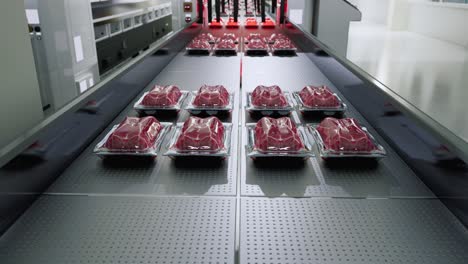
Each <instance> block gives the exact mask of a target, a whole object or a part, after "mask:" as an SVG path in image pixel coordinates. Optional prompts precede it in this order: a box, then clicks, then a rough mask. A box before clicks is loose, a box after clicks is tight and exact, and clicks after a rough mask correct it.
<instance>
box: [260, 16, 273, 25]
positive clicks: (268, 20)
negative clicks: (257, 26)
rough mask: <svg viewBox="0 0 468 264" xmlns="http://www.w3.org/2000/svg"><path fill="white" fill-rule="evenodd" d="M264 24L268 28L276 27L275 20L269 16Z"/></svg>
mask: <svg viewBox="0 0 468 264" xmlns="http://www.w3.org/2000/svg"><path fill="white" fill-rule="evenodd" d="M262 26H263V27H266V28H272V27H275V22H274V21H273V20H272V19H271V18H269V17H267V18H266V19H265V22H264V23H262Z"/></svg>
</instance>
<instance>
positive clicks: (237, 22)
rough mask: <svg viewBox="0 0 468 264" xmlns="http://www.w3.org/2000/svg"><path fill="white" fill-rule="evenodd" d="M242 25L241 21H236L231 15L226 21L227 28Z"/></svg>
mask: <svg viewBox="0 0 468 264" xmlns="http://www.w3.org/2000/svg"><path fill="white" fill-rule="evenodd" d="M239 26H240V23H239V21H234V18H233V17H230V18H229V20H228V22H227V23H226V28H238V27H239Z"/></svg>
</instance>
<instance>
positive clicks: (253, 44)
mask: <svg viewBox="0 0 468 264" xmlns="http://www.w3.org/2000/svg"><path fill="white" fill-rule="evenodd" d="M268 52H269V48H268V45H267V43H266V42H265V41H264V40H262V39H258V38H253V39H251V40H250V41H249V43H247V44H246V45H245V54H247V55H258V56H265V55H268Z"/></svg>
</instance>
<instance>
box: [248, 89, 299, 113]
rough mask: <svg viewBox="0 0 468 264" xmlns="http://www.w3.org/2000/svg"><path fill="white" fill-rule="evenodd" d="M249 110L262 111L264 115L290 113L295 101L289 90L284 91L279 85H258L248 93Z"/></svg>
mask: <svg viewBox="0 0 468 264" xmlns="http://www.w3.org/2000/svg"><path fill="white" fill-rule="evenodd" d="M246 109H247V111H249V112H260V113H261V114H262V115H265V116H269V115H273V114H279V115H289V114H290V113H291V111H293V110H294V103H293V102H292V98H291V96H290V94H289V93H288V92H283V91H282V90H281V88H280V87H279V86H278V85H273V86H264V85H260V86H257V87H256V88H255V89H254V91H253V92H252V93H248V94H247V107H246Z"/></svg>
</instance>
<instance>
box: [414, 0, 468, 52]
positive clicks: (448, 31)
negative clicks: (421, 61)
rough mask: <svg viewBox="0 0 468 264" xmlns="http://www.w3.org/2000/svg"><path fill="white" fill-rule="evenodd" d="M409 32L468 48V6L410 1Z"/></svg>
mask: <svg viewBox="0 0 468 264" xmlns="http://www.w3.org/2000/svg"><path fill="white" fill-rule="evenodd" d="M407 30H408V31H411V32H416V33H419V34H423V35H426V36H429V37H433V38H438V39H441V40H445V41H448V42H451V43H455V44H458V45H462V46H464V47H468V5H466V4H449V3H441V4H439V3H428V2H421V1H410V8H409V15H408V29H407Z"/></svg>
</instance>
